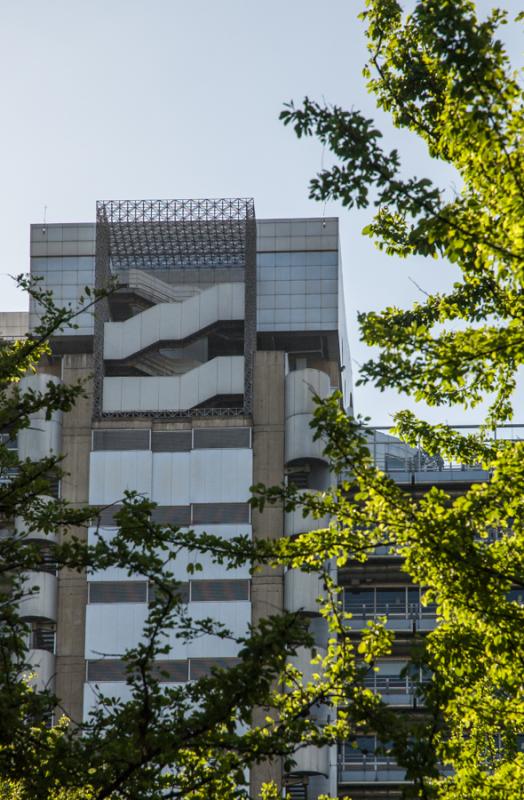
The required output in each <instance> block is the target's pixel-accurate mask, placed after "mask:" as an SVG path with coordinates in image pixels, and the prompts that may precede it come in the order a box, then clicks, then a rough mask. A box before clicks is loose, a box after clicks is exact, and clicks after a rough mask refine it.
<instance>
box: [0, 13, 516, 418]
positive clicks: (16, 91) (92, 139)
mask: <svg viewBox="0 0 524 800" xmlns="http://www.w3.org/2000/svg"><path fill="white" fill-rule="evenodd" d="M362 5H363V2H354V0H315V1H314V0H89V2H86V0H46V1H45V2H42V0H18V2H11V1H10V0H1V1H0V70H1V75H2V81H1V107H2V112H3V113H2V119H3V124H2V147H1V150H0V167H1V170H0V175H1V180H2V187H1V192H0V226H1V232H0V235H1V240H2V264H1V266H0V273H1V274H0V310H4V311H8V310H20V309H24V308H25V307H26V298H25V297H24V296H22V295H20V294H19V293H17V292H16V291H15V290H14V288H13V286H12V281H10V279H9V277H8V275H10V274H11V275H12V274H17V273H19V272H24V271H27V270H28V252H29V224H30V223H31V222H40V221H42V219H43V214H44V206H47V221H48V222H84V221H91V220H93V219H94V209H95V202H96V200H100V199H127V198H129V199H132V198H142V197H143V198H168V197H220V196H253V197H254V198H255V203H256V211H257V215H258V216H259V217H278V216H316V215H321V214H322V211H323V209H322V207H321V206H319V204H317V203H314V202H313V201H310V200H308V190H307V184H308V179H309V177H311V176H312V175H313V174H314V173H315V172H316V171H318V170H319V169H320V166H321V160H322V148H321V146H320V145H319V144H318V143H317V142H316V141H314V140H307V141H298V140H296V139H295V137H294V134H293V133H292V131H290V130H289V129H288V128H284V127H283V126H282V124H281V123H280V122H279V121H278V114H279V111H280V109H281V108H282V105H283V103H284V102H285V101H287V100H289V99H291V98H294V99H295V100H296V101H300V100H301V98H302V97H303V96H304V95H305V94H308V95H309V96H310V97H312V98H315V99H320V100H321V99H322V98H325V100H326V101H328V102H334V103H337V104H341V105H344V106H346V107H351V106H353V107H355V108H360V109H362V110H363V111H364V112H365V113H366V114H368V115H369V116H375V117H376V118H377V119H378V121H379V125H380V126H381V127H382V129H383V131H384V134H385V137H386V144H388V145H389V144H391V145H392V146H398V147H399V149H400V150H401V152H402V153H403V155H404V157H405V158H404V163H405V169H406V172H409V171H413V172H415V173H417V174H419V175H422V174H429V175H430V176H431V177H433V178H434V179H435V180H436V181H438V182H439V184H440V185H443V186H446V185H450V184H452V183H453V180H454V176H453V174H452V173H451V171H450V170H449V169H446V168H444V167H443V166H442V165H439V164H438V163H436V162H430V161H429V160H428V158H427V156H426V154H425V151H424V148H423V146H422V145H421V144H420V143H419V142H418V141H417V140H416V139H415V138H413V137H411V136H410V135H409V134H403V133H399V132H398V131H395V130H394V129H392V128H391V125H390V124H389V123H388V120H387V119H385V118H384V117H383V116H382V115H379V114H377V113H376V112H375V108H374V103H373V98H372V97H369V96H368V95H367V94H366V91H365V83H364V79H363V78H362V75H361V70H362V66H363V64H364V61H365V55H366V51H365V42H364V36H363V29H362V25H361V23H360V22H359V21H358V20H357V14H358V12H359V11H360V10H362ZM498 5H499V6H501V7H503V8H506V9H508V10H509V11H510V13H511V14H513V16H514V15H515V14H516V13H517V12H518V11H520V10H521V7H522V6H521V0H506V2H499V3H498ZM490 6H491V3H488V2H485V0H483V1H482V2H479V3H478V7H479V10H480V11H481V12H483V13H484V12H485V11H486V10H487V9H488V8H489V7H490ZM521 34H522V28H520V29H518V28H514V27H511V26H508V28H506V30H505V34H504V36H505V38H506V40H507V42H508V47H509V49H510V52H511V54H512V56H513V59H514V62H515V63H516V64H519V65H521V64H522V54H521V51H522V39H521ZM324 160H325V163H326V164H328V163H329V157H328V156H327V155H326V156H325V157H324ZM325 213H326V215H327V216H339V217H340V225H341V240H342V242H341V245H342V253H343V261H344V268H345V288H346V302H347V306H348V313H349V323H350V324H349V328H350V336H351V343H352V351H353V358H354V359H355V361H356V362H357V363H358V362H362V361H363V360H365V358H366V357H368V353H366V350H365V348H363V346H362V344H361V343H360V342H359V341H358V331H357V326H356V312H357V310H360V311H364V310H369V309H379V308H381V307H383V306H384V305H386V304H388V305H389V304H392V303H396V304H407V303H409V302H410V301H411V300H413V299H415V298H417V297H420V295H419V293H418V290H417V289H416V288H415V286H414V284H413V283H412V280H414V281H416V282H417V283H419V284H420V285H421V286H422V287H423V288H424V289H426V290H428V291H429V290H431V291H432V290H435V289H438V288H443V287H444V286H446V285H447V284H448V282H449V281H450V280H451V278H452V272H451V269H450V268H449V267H447V266H446V265H444V264H437V263H436V262H434V261H432V262H431V263H423V262H422V260H415V259H412V260H409V261H401V262H399V261H395V260H393V259H391V258H388V257H386V256H383V255H381V254H380V253H378V252H377V251H376V250H375V249H374V247H373V245H372V244H371V243H370V242H369V240H367V239H365V238H364V237H362V236H361V235H360V230H361V228H362V226H363V225H364V224H365V221H366V218H367V215H366V214H363V213H356V212H348V211H346V210H344V209H342V208H341V207H339V206H338V205H337V204H335V203H328V204H327V207H326V209H325ZM410 279H412V280H410ZM357 363H355V364H354V368H356V367H357ZM355 396H356V404H357V410H359V411H361V412H362V413H366V414H369V415H371V417H372V418H373V420H374V422H375V423H376V424H384V423H386V424H387V423H388V422H389V421H390V417H391V412H392V411H393V410H395V409H397V408H402V407H404V406H406V404H407V403H406V401H405V399H403V398H400V397H397V396H396V395H394V394H391V393H389V394H382V395H380V394H377V392H376V391H375V390H374V389H372V388H369V387H368V388H361V389H358V390H357V391H356V394H355ZM421 413H424V412H423V411H421ZM426 416H428V418H431V419H433V420H437V419H442V420H445V419H447V420H448V421H449V422H454V423H457V422H459V421H462V422H475V421H476V420H477V418H478V415H476V414H472V413H470V414H468V415H467V416H466V415H465V413H464V412H463V411H462V410H452V409H449V410H448V409H446V410H439V411H436V412H435V411H433V412H431V413H430V414H429V415H427V414H426ZM519 416H522V417H524V415H522V414H521V415H519V414H518V413H517V417H519ZM519 421H524V419H522V420H520V419H519Z"/></svg>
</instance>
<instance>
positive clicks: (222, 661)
mask: <svg viewBox="0 0 524 800" xmlns="http://www.w3.org/2000/svg"><path fill="white" fill-rule="evenodd" d="M239 661H240V659H238V658H192V659H190V662H189V678H190V680H192V681H196V680H198V679H199V678H205V677H206V676H207V675H211V670H212V668H213V667H219V668H220V669H228V668H229V667H234V666H235V665H236V664H238V663H239Z"/></svg>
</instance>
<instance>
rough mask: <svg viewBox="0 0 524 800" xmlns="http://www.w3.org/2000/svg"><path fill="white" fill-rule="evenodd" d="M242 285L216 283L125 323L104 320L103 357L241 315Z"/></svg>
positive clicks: (182, 336) (182, 335)
mask: <svg viewBox="0 0 524 800" xmlns="http://www.w3.org/2000/svg"><path fill="white" fill-rule="evenodd" d="M244 291H245V289H244V284H243V283H220V284H216V285H215V286H211V287H210V288H209V289H205V290H204V291H203V292H200V293H199V294H196V295H194V296H193V297H189V298H188V299H186V300H184V301H183V302H178V303H159V304H158V305H155V306H153V307H152V308H148V309H146V311H143V312H142V313H141V314H137V315H136V316H134V317H131V318H130V319H128V320H126V321H125V322H106V323H105V326H104V358H108V359H109V358H115V359H120V358H127V357H128V356H130V355H132V354H133V353H137V352H139V351H140V350H143V349H144V348H145V347H149V346H151V345H153V344H155V342H159V341H169V340H179V339H185V338H186V337H187V336H190V335H191V334H194V333H197V332H198V331H199V330H202V329H203V328H206V327H207V326H208V325H212V324H213V323H215V322H218V321H219V320H226V321H228V320H241V319H243V318H244Z"/></svg>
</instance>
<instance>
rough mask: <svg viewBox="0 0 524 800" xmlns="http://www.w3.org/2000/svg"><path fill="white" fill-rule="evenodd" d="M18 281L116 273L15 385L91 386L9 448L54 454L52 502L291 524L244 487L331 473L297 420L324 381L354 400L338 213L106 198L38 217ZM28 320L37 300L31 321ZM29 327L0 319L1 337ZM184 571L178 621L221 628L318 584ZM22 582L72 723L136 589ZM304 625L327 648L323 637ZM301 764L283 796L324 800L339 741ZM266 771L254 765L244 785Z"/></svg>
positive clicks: (126, 642) (48, 282)
mask: <svg viewBox="0 0 524 800" xmlns="http://www.w3.org/2000/svg"><path fill="white" fill-rule="evenodd" d="M31 273H32V275H34V276H38V277H40V278H41V279H42V285H43V287H44V288H46V289H52V291H53V293H54V298H55V302H56V303H57V304H58V305H65V304H68V303H72V304H74V303H75V302H76V301H77V300H78V297H79V295H80V294H81V293H82V290H83V288H84V287H85V286H89V287H93V286H96V287H100V286H103V285H105V283H106V281H107V280H108V279H109V278H111V277H116V279H117V281H118V286H119V288H118V289H117V290H116V291H115V292H113V293H112V294H111V295H110V296H109V298H108V299H106V300H104V301H102V302H100V303H99V304H98V305H97V306H96V310H95V312H94V315H93V314H92V313H91V312H83V313H81V314H80V315H79V317H78V318H77V320H76V322H77V327H76V328H70V329H68V330H65V331H63V332H62V333H60V334H59V335H57V336H56V337H55V338H54V340H53V356H52V357H51V358H50V359H49V360H48V363H47V364H46V365H43V366H42V371H41V372H40V373H39V374H37V375H35V376H31V377H28V378H25V379H24V381H25V382H26V385H27V384H29V385H34V386H35V387H37V386H42V387H43V386H45V384H46V382H47V381H48V380H49V379H50V377H51V379H52V380H55V381H66V382H69V381H73V380H76V379H78V378H84V379H85V380H87V382H88V384H87V385H88V386H89V397H88V398H87V399H86V400H83V401H81V402H79V403H78V404H77V406H76V407H75V408H74V410H73V411H72V412H71V413H69V414H67V415H64V416H63V418H62V415H56V416H55V418H54V419H53V420H51V421H49V422H46V421H45V420H38V425H36V424H35V426H34V428H33V429H31V430H30V431H24V432H22V433H21V435H20V437H19V441H18V448H19V452H20V454H21V455H23V456H24V457H30V458H35V459H36V458H38V457H41V456H42V455H43V454H44V453H49V452H50V451H54V452H62V453H64V455H65V462H64V470H65V472H66V473H69V474H68V475H67V476H66V477H65V478H64V479H63V481H62V482H61V486H60V487H59V490H60V493H61V496H62V497H64V498H67V499H68V500H69V501H70V502H72V503H78V504H80V505H83V504H86V503H90V504H92V505H100V506H105V507H107V509H106V511H105V512H104V513H103V515H102V527H103V531H104V534H105V535H107V536H110V535H111V532H112V530H114V519H113V515H114V510H115V508H114V505H113V504H115V503H118V501H119V499H120V498H121V497H122V495H123V492H124V491H125V490H126V489H135V490H137V491H139V492H141V493H144V494H145V495H146V496H149V497H150V498H151V499H152V500H153V501H155V502H156V503H157V504H158V508H157V510H156V512H155V514H156V519H157V520H159V521H166V522H170V523H176V524H179V525H181V526H191V527H192V528H195V529H197V530H207V531H212V532H215V533H218V534H220V535H222V536H224V537H228V536H231V535H235V534H237V533H245V532H246V531H250V532H252V535H253V537H254V538H266V537H275V536H279V535H281V534H282V532H283V531H285V532H286V533H287V534H289V535H292V534H294V533H297V532H300V531H302V530H303V528H304V520H303V519H302V517H301V516H300V515H292V514H290V515H287V516H286V518H285V519H284V515H283V513H282V511H280V510H278V509H276V508H271V509H268V510H267V511H265V512H264V513H263V514H259V513H256V514H255V513H254V514H253V515H252V514H251V512H250V507H249V505H248V503H247V501H248V498H249V487H250V486H251V485H252V484H254V483H258V482H262V483H265V484H267V485H273V484H278V483H281V482H282V481H283V480H284V479H285V477H286V475H287V476H292V479H293V481H294V482H295V483H296V484H298V485H300V486H302V487H309V488H312V489H321V488H324V487H327V486H329V483H330V474H329V469H328V466H327V463H326V461H325V459H324V457H323V454H322V444H321V443H320V442H314V441H313V439H312V432H311V430H310V428H309V424H308V423H309V421H310V419H311V414H312V410H313V401H312V390H314V391H315V392H317V393H318V394H319V395H321V396H327V395H328V394H330V393H331V391H332V390H333V388H335V387H336V388H339V389H341V391H342V392H343V396H344V398H345V404H346V406H347V408H350V407H351V403H352V399H351V369H350V361H349V345H348V340H347V335H346V320H345V314H344V301H343V289H342V273H341V260H340V251H339V239H338V223H337V220H336V219H265V220H258V221H257V220H256V219H255V212H254V204H253V201H252V200H246V199H220V200H184V201H177V200H174V201H136V202H135V201H125V202H107V203H105V202H102V203H99V204H98V205H97V216H96V222H94V223H85V224H78V225H76V224H64V225H45V226H42V225H33V226H32V228H31ZM38 318H39V309H38V307H37V306H36V305H35V303H32V304H31V308H30V314H29V324H30V327H34V325H35V324H37V322H38ZM26 321H27V320H26V319H25V318H21V319H17V320H14V318H9V319H0V325H2V326H3V332H4V335H5V336H10V335H13V334H12V332H13V331H15V335H16V333H21V332H22V331H21V330H20V331H18V330H15V329H17V326H18V327H23V325H24V324H25V323H26ZM317 524H318V523H311V526H312V527H316V525H317ZM92 534H93V531H91V532H90V533H89V535H90V536H91V535H92ZM36 535H37V534H35V536H36ZM78 535H81V536H83V535H85V532H83V531H81V530H79V531H78ZM42 538H44V537H42ZM43 546H45V544H44V545H43ZM186 563H187V559H186V561H184V559H183V558H182V559H178V560H177V562H176V570H177V573H176V574H177V577H180V579H181V580H183V581H185V582H187V592H188V595H187V596H188V601H189V613H190V614H191V615H193V616H200V615H201V616H210V615H211V616H215V618H217V619H219V620H220V621H221V622H223V623H225V624H226V625H227V626H228V627H229V628H230V629H232V630H233V631H234V632H235V633H239V634H241V633H242V632H243V631H244V630H245V628H246V625H247V624H248V623H249V622H250V621H253V622H256V621H257V620H258V619H259V618H261V617H264V616H267V615H269V614H272V613H275V612H278V610H280V609H283V608H284V607H286V608H288V609H305V610H306V611H307V612H308V613H309V614H311V615H312V619H313V620H314V617H315V615H316V614H317V603H316V598H317V596H318V594H319V588H320V587H319V580H318V578H316V576H311V575H306V574H304V573H295V572H288V573H287V574H282V573H277V572H275V571H274V570H272V571H269V570H268V571H267V572H261V573H259V574H258V575H256V576H255V577H253V578H251V579H250V576H249V573H248V570H247V568H245V569H243V568H239V569H237V570H236V571H228V572H226V571H225V570H224V569H223V568H221V567H217V566H216V565H212V564H207V565H204V571H203V572H202V573H199V574H198V576H196V577H195V579H193V578H191V579H190V580H189V581H188V575H187V571H186ZM28 581H30V582H31V585H38V586H39V588H40V593H39V594H38V595H37V596H32V597H31V598H29V599H28V601H27V607H26V608H25V609H24V614H25V615H26V617H27V618H28V619H31V620H32V624H33V630H34V636H33V641H32V650H31V660H32V662H33V663H34V664H35V665H37V666H38V671H39V680H40V681H41V682H42V684H47V685H53V684H54V688H55V690H56V693H57V694H58V696H59V697H60V698H61V701H62V705H63V707H64V709H65V710H66V711H67V712H68V714H69V715H70V717H71V718H72V719H73V720H79V719H82V718H83V717H84V718H85V717H86V715H88V714H89V711H90V709H91V708H92V706H93V704H94V703H95V702H96V695H95V693H94V691H93V688H94V686H95V685H96V686H98V687H99V688H100V689H101V690H102V691H107V692H110V693H111V694H113V695H115V694H116V695H118V694H124V693H125V683H124V682H123V679H124V674H123V668H122V663H121V661H119V659H118V653H120V652H123V651H124V650H125V649H126V648H128V647H130V646H133V645H134V644H135V643H136V641H137V639H138V636H139V633H140V630H141V627H142V622H143V619H144V617H145V614H146V609H147V599H148V586H147V583H146V582H145V581H144V580H143V579H141V578H140V576H135V577H133V578H129V577H128V576H127V575H122V574H121V573H120V572H118V571H117V570H112V571H107V572H104V573H97V574H91V575H89V576H87V577H86V576H85V575H78V574H76V573H69V572H67V571H66V570H62V571H61V572H60V574H59V575H56V574H55V572H54V570H53V568H52V565H51V566H50V569H49V570H48V571H42V572H40V573H35V574H32V575H30V576H28ZM317 622H320V620H317ZM312 626H313V628H314V630H315V633H316V636H317V644H318V646H319V647H322V646H323V644H324V643H325V642H324V639H325V638H326V631H324V629H323V626H322V624H316V623H315V621H313V622H312ZM55 631H56V635H55ZM115 653H116V654H117V655H116V656H115ZM101 654H106V655H101ZM109 654H111V655H109ZM235 655H236V651H235V647H234V646H233V645H232V643H230V642H228V641H227V640H224V641H217V640H216V639H213V640H209V639H208V640H205V639H199V640H197V641H195V642H192V643H190V644H188V645H187V646H184V647H183V648H182V647H181V646H180V644H176V646H175V643H173V651H172V655H171V656H170V659H171V662H172V663H171V666H170V671H171V674H172V680H173V681H186V680H191V679H192V678H195V677H199V676H200V675H203V674H205V673H206V672H207V671H208V670H209V669H210V667H211V666H212V665H213V664H219V665H227V663H228V659H233V658H234V657H235ZM303 662H304V665H305V666H307V664H308V662H309V654H308V653H304V654H303ZM297 759H298V763H297V768H296V771H295V774H294V775H292V776H287V778H286V779H287V780H288V782H289V783H290V787H289V792H290V793H292V794H293V795H294V796H296V797H306V792H307V797H308V798H309V800H313V798H315V797H316V796H317V794H318V793H320V792H328V791H329V792H332V793H335V792H336V788H337V787H336V783H337V754H336V752H334V751H333V752H330V751H328V750H325V751H314V750H311V751H308V750H303V751H300V753H299V755H298V756H297ZM274 769H278V767H274ZM271 774H272V773H271V768H269V767H268V768H264V769H257V770H253V774H252V781H253V782H254V785H256V784H257V782H259V781H260V780H262V779H264V778H265V777H270V776H271ZM277 777H279V776H277ZM291 784H292V785H291Z"/></svg>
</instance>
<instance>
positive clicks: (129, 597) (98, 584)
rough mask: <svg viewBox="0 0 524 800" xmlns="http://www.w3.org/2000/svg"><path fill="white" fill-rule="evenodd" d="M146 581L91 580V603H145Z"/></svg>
mask: <svg viewBox="0 0 524 800" xmlns="http://www.w3.org/2000/svg"><path fill="white" fill-rule="evenodd" d="M146 600H147V582H146V581H91V582H90V583H89V602H90V603H145V602H146Z"/></svg>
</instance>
